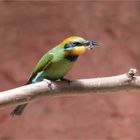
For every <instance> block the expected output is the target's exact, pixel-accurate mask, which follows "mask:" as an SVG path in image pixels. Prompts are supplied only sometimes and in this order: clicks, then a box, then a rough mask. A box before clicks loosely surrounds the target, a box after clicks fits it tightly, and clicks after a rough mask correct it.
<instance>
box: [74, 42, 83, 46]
mask: <svg viewBox="0 0 140 140" xmlns="http://www.w3.org/2000/svg"><path fill="white" fill-rule="evenodd" d="M73 44H74V45H75V46H82V45H83V44H82V43H80V42H73Z"/></svg>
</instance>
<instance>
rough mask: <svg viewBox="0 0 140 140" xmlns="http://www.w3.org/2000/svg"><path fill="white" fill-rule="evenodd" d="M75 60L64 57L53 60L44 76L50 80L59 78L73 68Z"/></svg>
mask: <svg viewBox="0 0 140 140" xmlns="http://www.w3.org/2000/svg"><path fill="white" fill-rule="evenodd" d="M73 64H74V62H70V61H69V60H67V59H62V60H59V61H56V62H52V63H51V64H50V65H49V66H48V67H47V68H46V70H45V72H44V73H43V76H44V77H45V78H47V79H49V80H57V79H60V78H62V77H64V76H65V75H66V73H67V72H68V71H69V70H70V69H71V67H72V65H73Z"/></svg>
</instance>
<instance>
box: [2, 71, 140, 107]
mask: <svg viewBox="0 0 140 140" xmlns="http://www.w3.org/2000/svg"><path fill="white" fill-rule="evenodd" d="M135 73H136V69H130V70H129V71H128V72H127V73H125V74H122V75H118V76H112V77H103V78H93V79H80V80H74V81H72V82H71V83H70V84H68V83H66V82H60V81H56V82H52V83H49V82H48V81H46V80H44V81H42V82H38V83H35V84H30V85H26V86H22V87H19V88H15V89H11V90H8V91H4V92H0V108H2V107H6V106H10V105H17V104H23V103H26V102H30V101H32V100H35V99H40V98H42V97H44V96H63V95H65V96H67V95H69V96H71V95H75V94H76V95H79V94H85V93H87V94H89V93H90V94H96V93H97V92H101V93H103V92H112V93H113V92H115V91H122V90H130V89H136V90H140V76H135Z"/></svg>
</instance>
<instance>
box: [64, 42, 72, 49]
mask: <svg viewBox="0 0 140 140" xmlns="http://www.w3.org/2000/svg"><path fill="white" fill-rule="evenodd" d="M72 47H74V45H73V43H66V44H65V46H64V48H65V49H67V48H72Z"/></svg>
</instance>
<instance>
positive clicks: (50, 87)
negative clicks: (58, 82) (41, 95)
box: [43, 79, 52, 90]
mask: <svg viewBox="0 0 140 140" xmlns="http://www.w3.org/2000/svg"><path fill="white" fill-rule="evenodd" d="M43 81H45V82H46V83H47V84H48V88H49V89H51V90H52V81H51V80H48V79H43Z"/></svg>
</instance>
